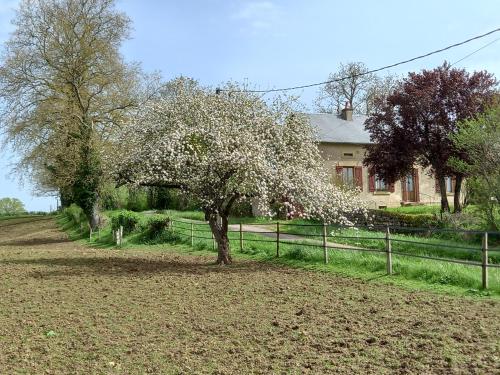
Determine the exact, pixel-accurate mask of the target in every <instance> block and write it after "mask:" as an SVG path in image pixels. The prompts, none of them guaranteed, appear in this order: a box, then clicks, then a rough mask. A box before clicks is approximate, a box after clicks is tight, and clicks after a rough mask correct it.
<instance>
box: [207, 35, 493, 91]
mask: <svg viewBox="0 0 500 375" xmlns="http://www.w3.org/2000/svg"><path fill="white" fill-rule="evenodd" d="M498 31H500V27H498V28H496V29H494V30H491V31H488V32H487V33H484V34H481V35H477V36H475V37H472V38H469V39H467V40H464V41H462V42H459V43H455V44H451V45H449V46H447V47H444V48H440V49H437V50H435V51H432V52H428V53H425V54H423V55H420V56H416V57H412V58H411V59H408V60H403V61H399V62H397V63H394V64H390V65H385V66H382V67H380V68H377V69H372V70H368V71H366V72H363V73H360V74H354V75H350V76H346V77H341V78H336V79H331V80H328V81H323V82H316V83H310V84H306V85H300V86H292V87H283V88H279V89H269V90H230V89H221V88H217V89H216V91H217V92H221V91H225V92H254V93H268V92H277V91H290V90H298V89H306V88H309V87H315V86H322V85H326V84H328V83H333V82H340V81H344V80H346V79H349V78H356V77H362V76H365V75H368V74H372V73H376V72H380V71H382V70H386V69H390V68H394V67H396V66H399V65H403V64H407V63H409V62H412V61H415V60H420V59H423V58H425V57H428V56H431V55H435V54H437V53H440V52H443V51H447V50H449V49H452V48H455V47H458V46H461V45H464V44H467V43H470V42H472V41H474V40H477V39H482V38H484V37H486V36H488V35H491V34H494V33H496V32H498ZM499 39H500V38H499ZM497 40H498V39H497ZM495 41H496V40H494V41H493V42H491V43H489V44H487V45H486V46H483V47H481V48H480V49H479V50H477V51H474V52H472V53H471V54H470V55H472V54H474V53H476V52H478V51H480V50H481V49H483V48H486V47H487V46H488V45H490V44H493V43H494V42H495ZM470 55H467V56H465V57H464V58H462V59H461V60H458V61H456V62H454V63H453V64H456V63H458V62H460V61H462V60H464V59H466V58H467V57H469V56H470Z"/></svg>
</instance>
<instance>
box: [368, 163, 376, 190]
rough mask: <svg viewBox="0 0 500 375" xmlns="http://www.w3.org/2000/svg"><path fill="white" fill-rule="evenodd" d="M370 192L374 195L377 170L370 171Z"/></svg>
mask: <svg viewBox="0 0 500 375" xmlns="http://www.w3.org/2000/svg"><path fill="white" fill-rule="evenodd" d="M368 191H370V193H373V192H374V191H375V169H374V168H371V169H369V170H368Z"/></svg>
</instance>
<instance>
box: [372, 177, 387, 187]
mask: <svg viewBox="0 0 500 375" xmlns="http://www.w3.org/2000/svg"><path fill="white" fill-rule="evenodd" d="M375 190H378V191H387V190H388V188H387V184H386V182H385V181H384V180H382V179H381V178H380V177H379V176H378V175H375Z"/></svg>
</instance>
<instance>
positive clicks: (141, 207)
mask: <svg viewBox="0 0 500 375" xmlns="http://www.w3.org/2000/svg"><path fill="white" fill-rule="evenodd" d="M149 208H150V207H149V205H148V192H147V189H146V188H143V187H139V188H130V189H129V192H128V202H127V209H128V210H131V211H145V210H147V209H149Z"/></svg>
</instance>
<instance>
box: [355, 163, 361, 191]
mask: <svg viewBox="0 0 500 375" xmlns="http://www.w3.org/2000/svg"><path fill="white" fill-rule="evenodd" d="M354 180H355V182H356V186H357V187H359V188H360V189H361V191H362V190H363V167H354Z"/></svg>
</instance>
